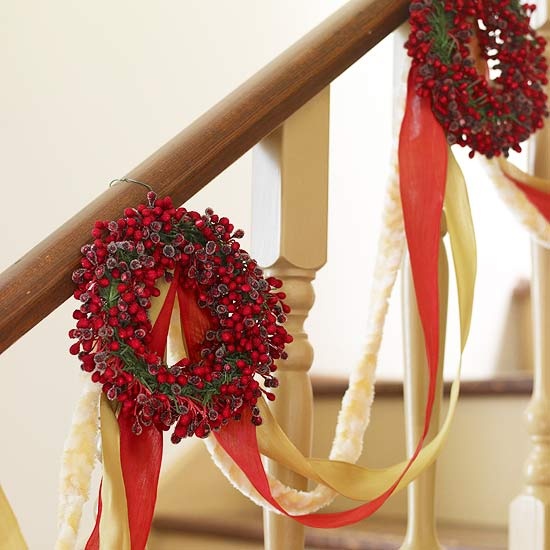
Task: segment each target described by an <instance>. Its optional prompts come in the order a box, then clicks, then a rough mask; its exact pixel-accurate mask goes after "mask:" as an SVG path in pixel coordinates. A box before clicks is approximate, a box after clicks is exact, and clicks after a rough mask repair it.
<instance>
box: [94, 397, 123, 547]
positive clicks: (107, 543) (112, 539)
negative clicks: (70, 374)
mask: <svg viewBox="0 0 550 550" xmlns="http://www.w3.org/2000/svg"><path fill="white" fill-rule="evenodd" d="M100 416H101V446H102V453H103V482H102V485H101V501H102V506H103V508H102V512H101V520H100V523H99V547H100V549H101V550H130V530H129V528H128V508H127V505H126V489H125V488H124V480H123V478H122V467H121V465H120V431H119V428H118V422H117V419H116V415H115V413H114V411H113V409H112V408H111V404H110V403H109V401H108V400H107V397H106V396H105V394H101V403H100Z"/></svg>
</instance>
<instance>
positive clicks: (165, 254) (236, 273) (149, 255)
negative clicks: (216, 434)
mask: <svg viewBox="0 0 550 550" xmlns="http://www.w3.org/2000/svg"><path fill="white" fill-rule="evenodd" d="M147 198H148V201H149V202H148V204H147V205H145V204H140V205H139V206H138V207H137V208H127V209H126V210H125V211H124V216H123V217H121V218H120V219H118V220H112V221H98V222H96V224H95V227H94V229H93V230H92V237H93V238H94V241H93V244H89V245H86V246H84V247H83V249H82V254H83V258H82V260H81V267H80V268H79V269H77V270H76V271H75V272H74V273H73V282H74V283H75V284H76V285H77V289H76V290H75V291H74V297H75V298H76V299H77V300H79V301H80V302H81V306H80V307H79V308H78V309H77V310H76V311H75V312H74V314H73V316H74V318H75V319H76V320H77V323H76V328H75V329H73V330H71V331H70V333H69V336H70V337H71V338H76V339H77V342H76V343H75V344H73V345H72V346H71V353H73V354H75V355H76V354H78V358H79V359H80V361H81V367H82V370H84V371H86V372H89V373H91V378H92V381H93V382H97V383H99V384H101V386H102V389H103V391H104V392H105V394H106V395H107V397H108V398H109V400H111V401H115V402H117V401H118V402H119V403H120V404H121V406H122V408H123V409H124V411H126V412H129V413H130V414H131V415H132V417H133V419H134V422H133V424H132V431H133V433H134V434H136V435H140V434H141V432H142V431H143V428H147V427H149V426H151V425H152V424H154V425H155V426H156V427H157V428H158V429H160V430H168V429H169V428H170V427H171V426H172V425H175V429H174V432H173V434H172V441H173V442H174V443H178V442H179V441H180V440H181V439H182V438H184V437H188V436H192V435H196V436H198V437H207V436H208V434H209V433H210V431H212V430H218V429H220V428H221V427H222V426H224V425H226V424H227V422H228V421H229V420H230V419H239V418H240V416H241V413H242V410H243V408H245V407H248V408H250V409H251V411H252V413H253V414H252V422H253V423H254V424H256V425H259V424H261V421H262V420H261V417H260V413H259V409H258V407H256V403H257V401H258V399H259V398H260V396H261V395H262V393H263V394H264V395H266V396H267V398H268V399H273V398H274V395H273V394H272V393H271V392H269V391H268V390H266V389H264V388H275V387H277V385H278V381H277V379H276V378H275V376H274V375H273V373H274V371H275V370H276V368H277V367H276V365H275V361H276V360H277V359H285V358H286V352H285V351H284V347H285V344H287V343H289V342H291V341H292V337H291V336H290V335H289V334H288V333H287V331H286V330H285V328H284V327H283V326H282V324H283V323H284V322H285V320H286V314H288V313H289V311H290V308H289V307H288V306H287V305H286V304H285V303H283V302H282V300H283V299H284V298H285V294H284V293H283V292H280V291H279V292H277V289H279V288H280V287H281V285H282V283H281V281H279V280H278V279H276V278H274V277H268V278H267V279H265V278H264V277H263V272H262V270H261V269H260V268H259V267H258V265H257V263H256V262H255V261H254V260H253V259H252V258H250V256H249V255H248V254H247V253H246V252H245V251H244V250H242V249H241V248H240V245H239V243H238V242H237V239H239V238H241V237H242V236H243V232H242V230H236V231H234V227H233V225H232V224H231V223H230V222H229V220H228V219H227V218H225V217H219V216H218V215H217V214H214V212H213V211H212V210H211V209H207V210H206V212H205V214H203V215H202V216H201V215H200V214H199V213H197V212H192V211H187V210H186V209H185V208H174V205H173V204H172V201H171V199H170V198H169V197H164V198H162V199H159V198H157V197H156V195H155V193H153V192H149V193H148V195H147ZM159 280H164V281H165V282H167V283H169V284H170V290H169V291H168V295H167V297H166V305H167V306H169V305H171V304H173V303H174V301H175V299H176V297H177V300H178V303H179V308H180V311H181V321H182V325H183V326H184V327H186V328H189V330H190V331H195V332H197V331H199V332H201V331H202V333H201V337H200V339H201V340H202V341H200V342H197V341H191V340H188V341H187V342H186V347H187V353H188V357H185V358H182V359H181V360H180V361H178V362H177V363H176V364H174V365H167V364H166V363H165V362H164V357H163V355H164V343H163V342H159V332H158V330H157V331H153V326H152V324H151V320H150V317H149V315H148V310H149V309H150V308H151V300H152V299H153V298H158V297H159V296H160V290H159V288H158V281H159ZM171 310H172V308H171V307H167V308H166V312H167V313H165V314H164V315H171ZM184 332H185V331H184ZM160 336H161V339H162V335H160ZM164 339H165V338H164ZM260 380H261V381H262V384H260Z"/></svg>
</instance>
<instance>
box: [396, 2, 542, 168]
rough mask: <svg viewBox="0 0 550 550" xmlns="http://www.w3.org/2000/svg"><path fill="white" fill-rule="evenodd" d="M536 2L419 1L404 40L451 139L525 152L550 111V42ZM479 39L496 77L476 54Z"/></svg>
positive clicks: (493, 150) (488, 150)
mask: <svg viewBox="0 0 550 550" xmlns="http://www.w3.org/2000/svg"><path fill="white" fill-rule="evenodd" d="M534 9H535V6H534V5H529V4H520V3H519V1H518V0H483V1H481V0H415V1H414V2H412V4H411V6H410V25H411V32H410V36H409V39H408V41H407V43H406V44H405V47H406V48H407V51H408V54H409V56H410V57H412V58H413V61H412V65H413V69H414V70H415V75H416V81H415V85H416V86H417V91H418V93H419V94H420V95H423V96H427V95H429V96H431V98H432V107H433V111H434V113H435V116H436V117H437V119H438V120H439V122H440V123H441V125H442V126H443V128H444V130H445V132H446V135H447V140H448V142H449V144H451V145H453V144H455V143H458V144H459V145H461V146H468V147H470V148H471V149H472V151H471V152H470V156H473V155H474V152H475V151H477V152H479V153H481V154H483V155H486V156H487V157H489V158H491V157H493V156H498V155H500V154H504V155H506V156H507V155H508V152H509V149H513V150H515V151H521V148H520V145H519V144H520V142H522V141H524V140H526V139H527V138H528V137H529V136H530V135H531V134H532V133H533V132H534V131H536V130H537V129H539V128H542V126H543V119H544V117H547V116H548V108H547V104H546V100H547V97H546V94H545V92H544V88H543V87H544V86H545V85H546V84H547V82H548V80H547V71H548V65H547V62H546V60H545V58H544V48H545V45H546V41H545V40H544V38H542V37H540V36H537V34H536V33H535V31H534V30H533V29H532V28H531V26H530V16H531V14H532V12H533V10H534ZM474 36H475V37H476V38H477V41H478V43H479V49H480V54H481V58H482V59H484V60H485V62H486V64H487V69H490V70H491V71H495V72H496V77H495V78H494V79H493V80H489V79H488V77H487V76H486V75H482V74H480V73H479V72H478V70H477V69H476V66H475V62H474V60H473V59H472V52H471V46H472V39H473V38H474Z"/></svg>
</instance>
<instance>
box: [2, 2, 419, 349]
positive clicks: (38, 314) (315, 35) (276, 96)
mask: <svg viewBox="0 0 550 550" xmlns="http://www.w3.org/2000/svg"><path fill="white" fill-rule="evenodd" d="M408 4H409V2H408V0H354V1H352V2H350V3H348V4H346V5H345V6H344V7H343V8H341V9H340V10H339V11H337V12H336V13H334V14H333V15H332V16H331V17H329V18H328V19H326V20H325V21H324V22H323V23H321V24H320V25H319V26H318V27H316V28H315V29H313V30H312V31H311V32H309V33H308V34H307V35H306V36H304V37H303V38H302V39H301V40H299V41H298V42H297V43H296V44H294V45H293V46H291V47H290V48H289V49H288V50H286V51H285V52H283V53H282V54H281V55H280V56H279V57H277V58H276V59H275V60H274V61H273V62H271V63H270V64H269V65H267V66H266V67H264V68H263V69H262V70H261V71H259V72H258V73H257V74H256V75H255V76H253V77H252V78H250V79H249V80H248V81H246V82H245V83H244V84H243V85H241V86H240V87H239V88H237V89H236V90H235V91H234V92H232V93H231V94H230V95H229V96H227V97H226V98H225V99H224V100H222V101H221V102H220V103H218V104H217V105H215V106H214V107H213V108H212V109H210V110H209V111H207V112H206V113H205V114H204V115H202V116H201V117H200V118H198V119H197V120H196V121H195V122H194V123H193V124H191V125H190V126H189V127H188V128H186V129H185V130H183V131H182V132H181V133H179V134H178V135H177V136H176V137H174V138H173V139H172V140H171V141H169V142H168V143H167V144H166V145H164V146H163V147H161V148H160V149H159V150H158V151H157V152H156V153H154V154H153V155H151V156H150V157H149V158H148V159H146V160H145V161H144V162H142V163H141V164H140V165H139V166H137V167H136V168H135V169H134V170H132V171H131V172H130V173H129V174H128V176H127V177H131V178H134V179H138V180H141V181H146V182H148V183H150V184H152V185H153V187H154V189H155V191H156V192H157V193H158V194H159V195H161V196H164V195H171V196H172V198H173V199H174V202H176V203H179V204H181V203H183V202H185V201H186V200H187V199H189V198H190V197H192V196H193V195H194V194H195V193H196V192H197V191H199V190H200V189H202V188H203V187H204V186H205V185H206V184H207V183H208V182H210V181H211V180H212V179H213V178H214V177H215V176H217V175H218V174H219V173H220V172H222V171H223V170H224V169H225V168H227V167H228V166H229V165H231V164H232V163H233V162H234V161H235V160H237V159H238V158H239V157H240V156H242V155H243V154H244V153H246V151H248V150H249V149H250V148H251V147H253V146H254V145H255V144H256V143H257V142H258V141H259V140H260V139H262V138H263V137H265V136H266V135H267V134H269V133H270V132H272V131H273V130H274V129H275V128H277V126H279V125H280V124H281V123H282V122H283V121H284V120H285V119H286V118H288V117H289V116H290V115H291V114H292V113H294V112H295V111H296V110H297V109H299V108H300V107H301V106H302V105H304V104H305V103H306V102H307V101H309V100H310V99H311V98H312V97H314V96H315V95H316V94H318V93H319V92H320V91H321V90H322V89H323V88H325V87H326V86H327V85H328V84H330V82H332V81H333V80H334V79H335V78H336V77H337V76H338V75H340V74H341V73H343V72H344V71H345V70H346V69H347V68H348V67H349V66H350V65H352V64H353V63H354V62H355V61H357V60H358V59H359V58H360V57H361V56H363V55H364V54H365V53H366V52H368V51H369V50H370V49H372V48H373V47H374V46H375V45H376V44H378V42H380V41H381V40H382V39H383V38H384V37H385V36H387V35H388V34H389V33H390V32H392V31H393V30H394V29H395V28H396V27H398V26H399V25H400V24H401V23H403V22H404V21H405V19H406V17H407V8H408ZM144 194H145V193H144V189H143V188H141V187H140V186H137V185H131V184H126V183H123V184H119V185H116V186H114V187H112V188H110V189H108V190H107V191H105V192H104V193H103V194H101V195H100V196H99V197H98V198H96V199H95V200H94V201H93V202H91V203H90V204H89V205H88V206H86V207H85V208H84V209H83V210H81V211H80V212H79V213H78V214H77V215H76V216H74V217H73V218H71V219H70V220H69V221H68V222H66V223H65V224H64V225H63V226H61V227H60V228H59V229H57V230H56V231H55V232H54V233H52V234H51V235H50V236H49V237H47V238H46V239H44V240H43V241H42V242H41V243H39V244H38V245H37V246H35V247H34V248H33V249H32V250H31V251H30V252H28V253H27V254H26V255H25V256H23V257H22V258H21V259H20V260H19V261H18V262H16V263H15V264H13V265H12V266H11V267H10V268H8V269H7V270H5V271H4V272H3V273H2V274H1V275H0V311H1V315H0V353H2V352H3V351H4V350H6V349H7V348H8V347H9V346H10V345H11V344H12V343H13V342H15V341H16V340H17V339H18V338H20V337H21V336H22V335H23V334H25V333H26V332H27V331H28V330H29V329H31V328H32V327H33V326H34V325H36V324H37V323H38V322H39V321H41V320H42V319H43V318H44V317H46V316H47V315H48V314H49V313H50V312H51V311H53V310H54V309H55V308H56V307H57V306H59V305H60V304H61V303H62V302H63V301H64V300H66V299H67V298H68V297H69V296H70V294H71V292H72V288H73V285H72V282H71V277H70V274H71V272H72V271H73V270H74V269H75V268H76V266H77V265H78V261H79V257H80V248H81V247H82V245H84V244H85V243H86V242H88V241H89V238H90V237H89V235H90V230H91V228H92V226H93V223H94V222H95V221H96V220H98V219H103V220H105V219H114V218H117V217H119V216H120V213H121V211H122V209H123V208H124V207H125V206H128V205H133V204H137V203H138V202H140V201H143V200H144Z"/></svg>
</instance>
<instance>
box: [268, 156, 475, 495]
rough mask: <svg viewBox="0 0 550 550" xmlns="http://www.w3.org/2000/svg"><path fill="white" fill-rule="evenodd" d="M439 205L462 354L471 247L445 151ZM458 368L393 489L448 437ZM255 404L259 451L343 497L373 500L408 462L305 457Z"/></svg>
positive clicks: (456, 172)
mask: <svg viewBox="0 0 550 550" xmlns="http://www.w3.org/2000/svg"><path fill="white" fill-rule="evenodd" d="M444 207H445V213H446V217H447V225H448V231H449V236H450V240H451V250H452V254H453V259H454V266H455V271H456V279H457V286H458V301H459V312H460V334H461V356H462V352H463V351H464V346H465V344H466V341H467V339H468V333H469V330H470V322H471V316H472V304H473V296H474V284H475V276H476V245H475V237H474V231H473V224H472V218H471V212H470V206H469V201H468V193H467V190H466V185H465V181H464V177H463V175H462V172H461V170H460V167H459V166H458V163H457V162H456V160H455V158H454V156H453V154H452V152H451V151H450V150H449V163H448V169H447V186H446V193H445V206H444ZM460 369H461V364H460V363H459V366H458V371H457V376H456V379H455V380H454V382H453V384H452V387H451V396H450V403H449V410H448V412H447V416H446V418H445V421H444V422H443V425H442V427H441V429H440V431H439V433H438V434H437V436H436V437H435V438H434V439H433V440H432V441H431V442H430V443H429V444H427V445H426V446H425V447H424V448H423V449H422V451H421V452H420V454H419V455H418V458H417V460H416V461H415V462H414V463H413V464H412V466H411V467H410V468H409V470H408V471H407V473H406V474H405V475H404V476H403V478H402V479H401V481H400V482H399V485H398V487H397V490H399V489H402V488H403V487H405V486H406V485H407V484H408V483H410V481H412V480H413V479H414V478H415V477H417V476H418V475H420V474H421V473H422V472H423V471H424V470H425V469H426V468H427V467H428V466H430V465H431V464H432V463H433V462H434V461H435V460H436V458H437V456H438V455H439V453H440V452H441V449H442V447H443V445H444V443H445V441H446V439H447V437H448V435H449V430H450V427H451V422H452V419H453V416H454V412H455V409H456V404H457V401H458V395H459V388H460ZM258 406H259V407H260V409H261V415H262V418H263V421H264V422H263V424H262V425H261V426H260V427H259V428H258V444H259V448H260V452H261V453H262V454H264V455H265V456H267V457H269V458H271V459H273V460H276V461H277V462H279V463H280V464H281V465H283V466H285V467H286V468H288V469H290V470H292V471H294V472H296V473H298V474H300V475H302V476H304V477H307V478H309V479H311V480H313V481H316V482H318V483H322V484H324V485H327V486H328V487H330V488H332V489H334V490H335V491H337V492H338V493H340V494H341V495H344V496H346V497H348V498H351V499H354V500H360V501H366V500H371V499H373V498H375V497H377V496H378V495H380V494H381V493H383V492H384V491H386V490H387V489H388V488H389V487H391V486H392V485H393V483H394V482H395V480H396V479H397V477H398V476H399V475H400V474H401V472H402V471H403V470H404V469H405V467H406V465H407V463H408V461H403V462H401V463H399V464H394V465H393V466H390V467H388V468H383V469H371V468H363V467H361V466H357V465H354V464H349V463H346V462H339V461H334V460H323V459H315V458H306V457H305V456H304V455H303V454H302V453H301V452H300V451H299V450H298V449H297V448H296V447H295V446H294V445H293V443H292V442H291V441H290V440H289V439H288V437H287V436H286V434H285V433H284V432H283V431H282V429H281V428H280V426H279V425H278V423H277V421H276V420H275V418H274V417H273V415H272V414H271V412H270V410H269V408H268V406H267V404H266V403H265V402H264V401H261V402H260V403H259V405H258Z"/></svg>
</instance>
